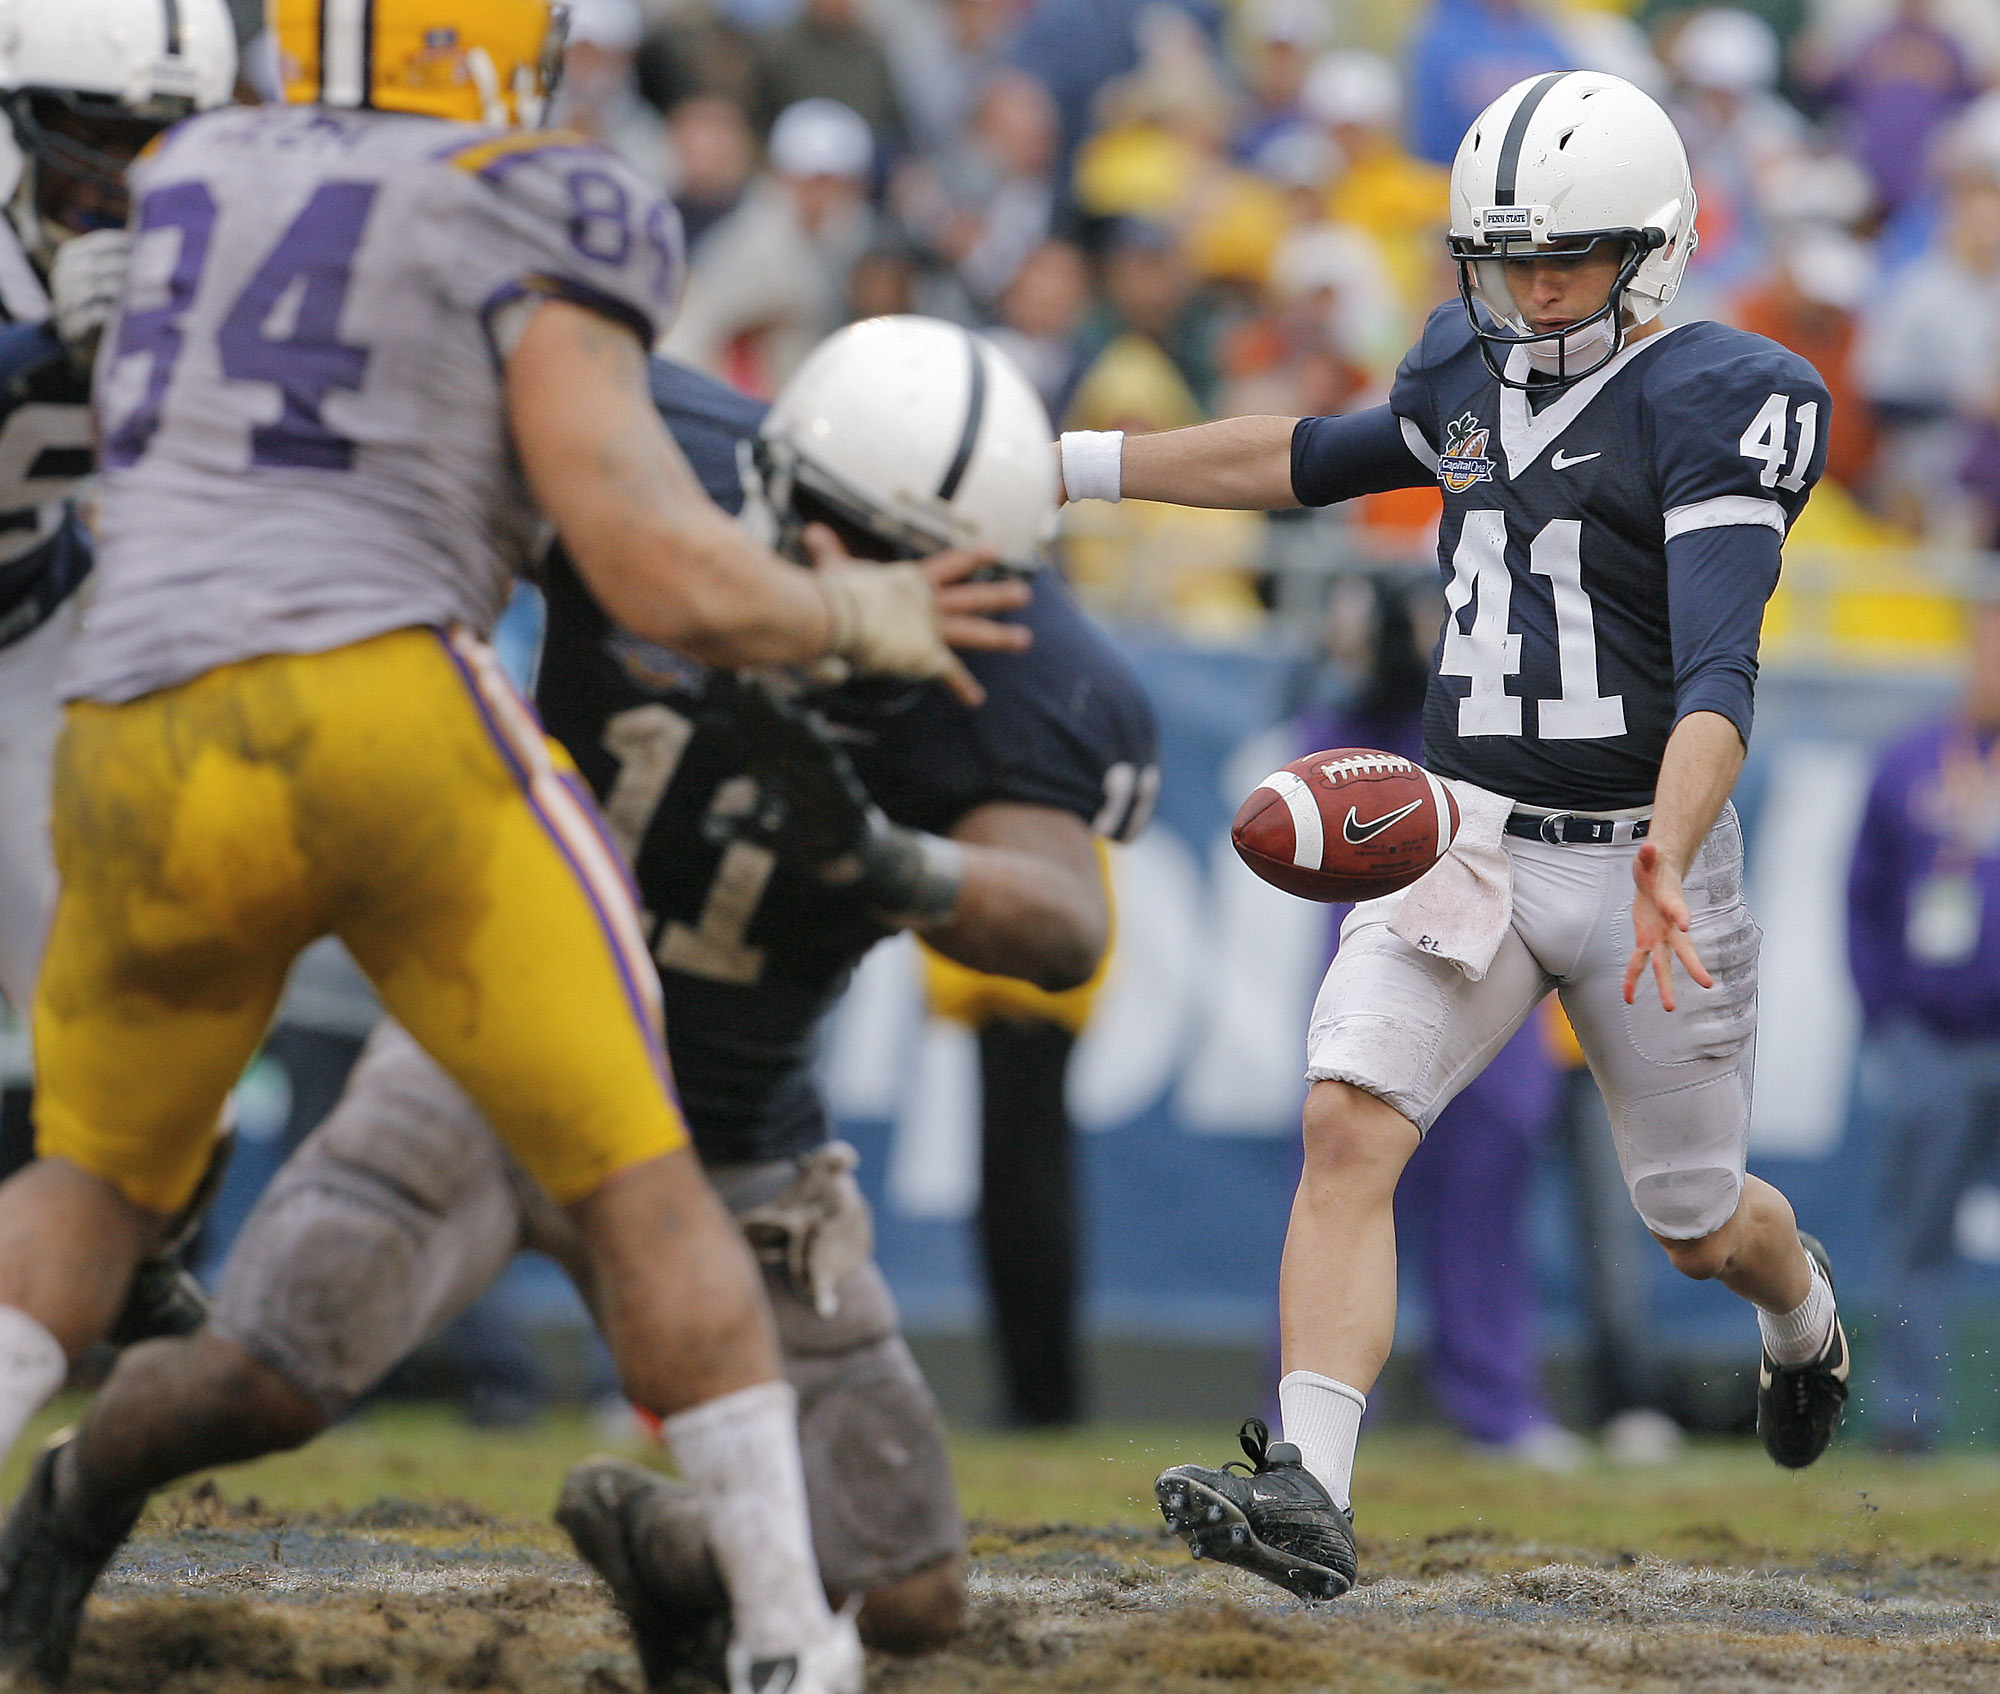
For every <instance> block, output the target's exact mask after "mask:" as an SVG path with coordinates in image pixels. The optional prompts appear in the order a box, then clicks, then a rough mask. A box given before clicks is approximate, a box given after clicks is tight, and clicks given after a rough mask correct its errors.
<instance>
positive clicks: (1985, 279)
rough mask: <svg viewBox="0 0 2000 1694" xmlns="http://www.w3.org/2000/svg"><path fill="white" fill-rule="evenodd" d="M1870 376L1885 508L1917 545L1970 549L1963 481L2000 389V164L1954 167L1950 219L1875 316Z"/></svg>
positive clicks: (1980, 160)
mask: <svg viewBox="0 0 2000 1694" xmlns="http://www.w3.org/2000/svg"><path fill="white" fill-rule="evenodd" d="M1859 365H1860V376H1861V385H1862V387H1863V389H1864V390H1865V391H1866V392H1867V394H1868V397H1869V399H1870V400H1871V401H1872V402H1873V404H1874V406H1875V410H1876V416H1877V420H1878V422H1879V424H1880V427H1881V431H1882V448H1881V453H1880V456H1879V460H1878V466H1877V490H1878V493H1877V499H1878V504H1880V505H1881V506H1882V508H1883V510H1884V511H1885V513H1886V515H1887V516H1889V517H1890V518H1892V519H1894V520H1895V521H1897V522H1899V523H1901V524H1902V525H1903V526H1904V527H1906V528H1908V529H1909V530H1911V531H1912V532H1914V533H1917V534H1921V535H1926V536H1929V537H1931V538H1933V539H1937V540H1940V541H1963V540H1966V539H1968V537H1969V535H1970V524H1971V522H1972V519H1971V517H1970V515H1969V513H1968V510H1967V503H1966V501H1965V498H1964V495H1963V491H1962V489H1961V488H1960V486H1959V482H1958V477H1959V472H1960V470H1961V469H1962V467H1963V466H1964V464H1965V461H1966V456H1967V454H1968V452H1969V450H1970V448H1971V446H1972V442H1973V437H1974V434H1975V431H1976V429H1977V420H1978V419H1980V418H1982V417H1985V416H1989V415H1990V414H1991V412H1992V409H1993V404H1994V394H1995V388H1996V385H2000V152H1996V154H1995V156H1993V157H1988V156H1987V154H1986V152H1985V151H1984V150H1983V148H1977V147H1969V148H1964V149H1956V150H1954V152H1953V153H1952V155H1951V156H1950V159H1949V180H1948V186H1947V189H1946V200H1945V211H1944V216H1943V218H1942V220H1941V222H1940V223H1939V225H1938V228H1937V231H1936V233H1935V235H1934V236H1933V238H1932V240H1931V243H1930V245H1929V246H1928V247H1927V248H1926V249H1925V250H1924V251H1923V252H1922V253H1920V254H1919V255H1918V256H1917V257H1916V258H1915V259H1913V260H1912V261H1911V262H1910V263H1909V264H1908V265H1906V266H1905V267H1904V268H1903V269H1902V270H1900V271H1898V272H1896V273H1895V274H1894V275H1893V276H1892V277H1891V278H1890V280H1889V282H1888V284H1887V285H1886V287H1885V289H1884V291H1883V292H1882V294H1881V296H1880V297H1879V299H1878V301H1877V303H1876V305H1875V308H1874V309H1873V311H1871V312H1870V313H1868V314H1866V315H1865V317H1864V321H1863V334H1862V341H1861V347H1860V352H1859Z"/></svg>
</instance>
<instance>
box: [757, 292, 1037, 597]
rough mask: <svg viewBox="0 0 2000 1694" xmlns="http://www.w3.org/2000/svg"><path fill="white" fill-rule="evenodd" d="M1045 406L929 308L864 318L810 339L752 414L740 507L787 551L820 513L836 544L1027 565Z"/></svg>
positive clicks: (1001, 362) (1033, 561) (988, 352)
mask: <svg viewBox="0 0 2000 1694" xmlns="http://www.w3.org/2000/svg"><path fill="white" fill-rule="evenodd" d="M1053 439H1054V431H1053V430H1052V429H1051V428H1050V426H1049V415H1048V412H1047V410H1046V409H1045V408H1044V407H1043V405H1042V402H1041V399H1040V397H1039V396H1038V395H1037V394H1036V393H1035V390H1034V388H1033V386H1032V385H1031V384H1030V383H1029V381H1028V379H1027V377H1025V376H1024V375H1023V374H1022V373H1021V371H1020V369H1019V368H1018V367H1017V366H1016V365H1015V364H1014V363H1013V361H1012V360H1010V359H1009V358H1008V357H1007V356H1006V355H1005V354H1004V353H1002V352H1001V351H1000V350H999V349H998V348H996V347H994V346H993V345H992V344H991V343H990V342H987V341H984V340H982V339H981V338H980V337H978V336H976V335H974V334H972V333H971V331H969V330H966V329H963V328H961V327H960V326H959V325H957V324H952V323H946V322H944V321H943V320H941V319H938V318H921V317H887V318H869V319H867V320H866V321H864V322H862V323H857V324H849V325H848V326H847V328H845V329H843V330H840V331H837V332H836V333H835V334H833V335H831V336H829V337H828V338H827V339H826V340H825V341H823V342H821V343H820V344H819V346H818V347H816V348H814V349H813V351H812V352H811V353H810V354H809V355H808V356H807V358H806V361H805V363H804V364H802V365H800V366H799V368H798V370H797V371H795V372H794V373H793V374H792V377H791V380H790V381H788V382H787V383H786V384H785V386H784V388H783V389H782V390H781V391H780V392H779V394H778V397H777V399H776V400H775V401H773V402H772V405H771V409H770V411H769V412H768V413H766V414H765V417H764V422H763V425H762V427H761V428H760V430H759V431H758V435H757V439H756V441H755V443H754V444H752V445H751V448H750V460H751V463H750V465H749V467H748V468H747V470H746V482H747V484H748V489H749V494H750V505H749V511H748V515H750V516H752V518H753V519H754V518H755V517H757V516H758V515H759V514H762V515H763V516H764V517H765V519H766V521H767V522H768V524H769V525H770V526H771V530H772V533H771V534H770V536H769V539H770V540H771V541H772V542H773V544H774V545H776V546H778V547H779V548H780V549H781V550H783V551H786V552H789V553H792V554H793V555H794V556H796V555H797V552H798V545H797V543H798V532H799V531H800V530H801V529H802V528H803V527H804V526H805V524H807V523H809V522H814V521H825V522H830V523H832V524H833V525H834V527H835V528H836V529H837V530H840V531H843V532H845V534H846V538H847V539H848V540H849V543H850V545H853V543H854V542H855V541H856V540H867V541H872V542H873V543H875V545H874V547H873V548H872V549H870V550H871V551H874V552H877V553H882V552H887V553H888V554H890V555H891V556H902V557H909V558H915V557H920V556H922V555H924V554H927V553H934V552H936V551H938V550H939V549H940V548H945V547H985V548H990V549H991V550H992V551H993V553H994V554H995V555H996V556H997V557H998V559H999V561H1000V563H1001V564H1002V565H1004V566H1006V567H1008V568H1009V569H1012V570H1017V571H1031V570H1034V569H1036V568H1038V567H1039V566H1040V564H1041V563H1042V558H1043V550H1044V548H1045V547H1046V546H1047V544H1048V541H1049V538H1050V536H1051V535H1052V534H1053V533H1054V530H1055V521H1056V466H1055V452H1054V449H1053V448H1052V447H1051V446H1050V443H1051V441H1052V440H1053Z"/></svg>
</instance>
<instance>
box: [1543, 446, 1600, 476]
mask: <svg viewBox="0 0 2000 1694" xmlns="http://www.w3.org/2000/svg"><path fill="white" fill-rule="evenodd" d="M1603 457H1604V451H1603V449H1602V448H1600V449H1599V450H1598V451H1597V452H1595V453H1579V454H1577V456H1576V457H1575V458H1574V459H1565V458H1564V457H1563V450H1562V449H1561V448H1560V447H1558V448H1557V449H1556V450H1555V451H1554V452H1553V453H1551V454H1550V455H1549V469H1550V470H1552V471H1566V470H1568V469H1569V468H1570V466H1571V465H1587V464H1589V463H1590V461H1591V460H1592V459H1601V458H1603Z"/></svg>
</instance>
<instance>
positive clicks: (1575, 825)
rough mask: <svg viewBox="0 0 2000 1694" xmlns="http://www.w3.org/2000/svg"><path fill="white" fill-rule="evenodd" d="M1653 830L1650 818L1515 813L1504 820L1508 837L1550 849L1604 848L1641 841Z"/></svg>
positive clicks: (1571, 813)
mask: <svg viewBox="0 0 2000 1694" xmlns="http://www.w3.org/2000/svg"><path fill="white" fill-rule="evenodd" d="M1652 828H1653V820H1652V819H1651V818H1587V817H1579V816H1577V814H1576V813H1575V812H1550V813H1549V814H1548V815H1547V816H1545V817H1538V816H1536V815H1535V814H1534V813H1533V812H1514V813H1512V814H1510V815H1509V817H1508V819H1507V833H1508V834H1509V835H1518V836H1520V837H1521V838H1522V839H1523V840H1527V841H1546V842H1547V843H1548V844H1549V845H1550V846H1551V847H1575V846H1598V847H1606V846H1610V845H1612V844H1613V843H1616V842H1624V841H1644V840H1645V839H1646V837H1647V835H1648V834H1650V833H1651V831H1652ZM1621 830H1623V831H1624V833H1623V834H1621V833H1620V831H1621Z"/></svg>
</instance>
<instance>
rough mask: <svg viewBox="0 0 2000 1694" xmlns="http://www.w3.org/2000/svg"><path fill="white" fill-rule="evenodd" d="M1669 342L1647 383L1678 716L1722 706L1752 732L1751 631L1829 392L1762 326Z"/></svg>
mask: <svg viewBox="0 0 2000 1694" xmlns="http://www.w3.org/2000/svg"><path fill="white" fill-rule="evenodd" d="M1719 333H1720V334H1721V335H1722V336H1723V337H1724V339H1723V340H1722V341H1721V342H1720V343H1719V344H1718V343H1716V342H1715V341H1712V340H1699V339H1696V340H1690V341H1688V342H1684V343H1681V344H1680V345H1678V346H1674V347H1669V348H1668V349H1667V350H1666V353H1667V356H1666V357H1663V358H1661V359H1660V360H1659V361H1657V362H1656V364H1655V366H1654V368H1653V371H1652V373H1651V374H1650V376H1649V379H1648V382H1647V398H1648V401H1649V403H1650V406H1649V409H1650V412H1651V420H1652V432H1653V447H1652V450H1653V454H1654V474H1655V477H1656V481H1657V489H1658V498H1659V502H1660V518H1661V528H1662V531H1663V535H1664V540H1665V546H1666V554H1667V604H1668V619H1669V623H1670V625H1671V633H1672V639H1673V654H1674V716H1675V720H1676V721H1677V722H1678V721H1679V719H1681V718H1684V717H1686V716H1687V715H1688V713H1690V712H1704V711H1705V712H1720V713H1721V714H1722V715H1723V716H1724V717H1726V718H1728V719H1729V721H1730V722H1731V723H1733V724H1735V725H1736V729H1737V733H1738V734H1740V735H1741V736H1742V737H1743V739H1744V740H1745V742H1748V740H1749V739H1750V717H1751V701H1752V694H1753V691H1754V689H1755V687H1756V681H1757V640H1758V635H1759V632H1760V630H1761V628H1762V625H1763V619H1764V603H1765V601H1767V600H1768V599H1769V598H1770V597H1771V592H1772V590H1773V589H1775V588H1776V587H1777V585H1778V569H1779V556H1780V550H1781V548H1782V546H1783V543H1784V538H1785V535H1786V533H1787V532H1788V531H1789V530H1790V529H1791V527H1792V523H1793V521H1794V520H1795V519H1796V518H1797V517H1798V515H1799V513H1800V512H1801V511H1803V510H1804V509H1805V503H1806V500H1807V499H1808V497H1809V496H1810V495H1811V493H1812V489H1813V485H1814V484H1815V483H1817V482H1818V481H1819V478H1820V473H1821V472H1822V471H1824V470H1825V468H1826V443H1827V436H1828V433H1829V427H1830V425H1831V423H1832V409H1833V408H1832V402H1831V401H1830V399H1829V398H1828V396H1827V391H1826V385H1825V384H1824V383H1822V382H1821V381H1820V379H1819V375H1818V373H1817V372H1815V371H1814V370H1813V368H1812V366H1810V365H1809V364H1807V363H1806V362H1805V361H1804V360H1803V359H1801V358H1799V357H1798V356H1797V355H1795V354H1792V353H1789V352H1787V351H1786V350H1785V349H1784V348H1782V347H1779V346H1777V345H1776V344H1775V343H1774V342H1770V341H1766V340H1764V339H1763V338H1762V337H1761V336H1753V335H1746V334H1744V333H1743V332H1741V331H1737V330H1728V331H1721V332H1719Z"/></svg>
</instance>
